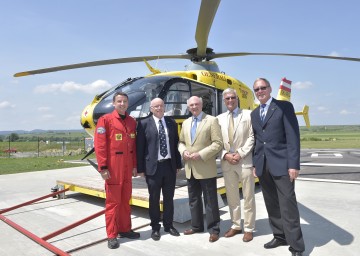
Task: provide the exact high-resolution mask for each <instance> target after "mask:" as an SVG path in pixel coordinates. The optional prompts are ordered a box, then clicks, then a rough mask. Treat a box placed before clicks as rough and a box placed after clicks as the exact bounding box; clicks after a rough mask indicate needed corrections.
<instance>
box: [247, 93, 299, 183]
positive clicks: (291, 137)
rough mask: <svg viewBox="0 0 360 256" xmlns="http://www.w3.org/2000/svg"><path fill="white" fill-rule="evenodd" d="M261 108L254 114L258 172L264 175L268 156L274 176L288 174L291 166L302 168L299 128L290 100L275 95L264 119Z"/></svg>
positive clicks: (254, 158)
mask: <svg viewBox="0 0 360 256" xmlns="http://www.w3.org/2000/svg"><path fill="white" fill-rule="evenodd" d="M259 111H260V106H259V107H257V108H256V109H254V111H253V112H252V113H251V121H252V127H253V130H254V136H255V148H254V152H253V166H255V168H256V175H257V176H258V177H259V176H261V174H262V172H263V170H264V163H265V157H266V162H267V164H268V167H269V169H270V173H271V174H272V175H273V176H285V175H288V169H289V168H293V169H297V170H300V131H299V124H298V120H297V118H296V115H295V111H294V107H293V105H292V104H291V102H289V101H281V100H276V99H274V98H273V99H272V101H271V103H270V106H269V109H268V111H267V113H266V116H265V120H264V122H262V121H261V119H260V112H259Z"/></svg>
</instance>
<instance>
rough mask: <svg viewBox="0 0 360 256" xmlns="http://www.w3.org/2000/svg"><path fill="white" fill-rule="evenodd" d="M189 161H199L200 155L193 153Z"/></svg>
mask: <svg viewBox="0 0 360 256" xmlns="http://www.w3.org/2000/svg"><path fill="white" fill-rule="evenodd" d="M190 159H191V160H195V161H197V160H200V159H201V156H200V154H199V153H198V152H195V153H192V154H191V155H190Z"/></svg>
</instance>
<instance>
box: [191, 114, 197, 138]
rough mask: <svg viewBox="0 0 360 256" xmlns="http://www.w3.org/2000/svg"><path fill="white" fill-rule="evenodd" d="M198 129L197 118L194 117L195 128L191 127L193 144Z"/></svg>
mask: <svg viewBox="0 0 360 256" xmlns="http://www.w3.org/2000/svg"><path fill="white" fill-rule="evenodd" d="M196 127H197V117H194V121H193V126H192V127H191V143H192V142H193V141H194V138H195V134H196Z"/></svg>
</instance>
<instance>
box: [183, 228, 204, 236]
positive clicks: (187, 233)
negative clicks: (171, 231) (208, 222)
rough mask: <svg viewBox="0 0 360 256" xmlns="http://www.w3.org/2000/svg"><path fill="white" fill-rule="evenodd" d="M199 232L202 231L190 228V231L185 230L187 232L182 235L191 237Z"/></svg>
mask: <svg viewBox="0 0 360 256" xmlns="http://www.w3.org/2000/svg"><path fill="white" fill-rule="evenodd" d="M200 232H203V231H201V230H194V229H192V228H190V229H187V230H185V231H184V235H192V234H195V233H200Z"/></svg>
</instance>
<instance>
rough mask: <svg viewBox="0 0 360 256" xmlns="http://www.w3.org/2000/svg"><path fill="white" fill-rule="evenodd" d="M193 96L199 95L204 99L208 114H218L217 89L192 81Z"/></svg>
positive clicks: (204, 107)
mask: <svg viewBox="0 0 360 256" xmlns="http://www.w3.org/2000/svg"><path fill="white" fill-rule="evenodd" d="M191 96H198V97H200V98H202V100H203V111H204V112H205V113H206V114H209V115H212V116H216V109H217V107H216V104H215V103H216V102H217V101H216V91H215V89H213V88H210V87H205V86H203V85H200V84H198V83H191Z"/></svg>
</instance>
